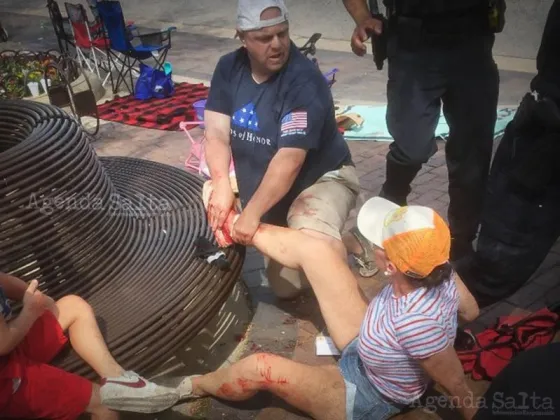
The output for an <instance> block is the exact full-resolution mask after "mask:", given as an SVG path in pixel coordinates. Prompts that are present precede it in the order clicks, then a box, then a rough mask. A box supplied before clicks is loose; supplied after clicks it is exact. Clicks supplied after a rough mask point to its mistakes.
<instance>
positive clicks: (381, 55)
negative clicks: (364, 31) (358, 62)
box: [368, 0, 388, 70]
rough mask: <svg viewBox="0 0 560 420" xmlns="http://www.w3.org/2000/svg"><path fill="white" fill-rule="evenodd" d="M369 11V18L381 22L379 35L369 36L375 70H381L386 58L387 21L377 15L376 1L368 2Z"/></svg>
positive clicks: (381, 15) (379, 14)
mask: <svg viewBox="0 0 560 420" xmlns="http://www.w3.org/2000/svg"><path fill="white" fill-rule="evenodd" d="M368 3H369V11H370V14H371V17H372V18H374V19H378V20H380V21H381V34H380V35H378V34H376V33H372V34H370V36H371V48H372V50H373V62H374V63H375V67H377V70H382V69H383V63H384V62H385V59H386V58H387V31H388V21H387V19H386V18H385V16H383V14H381V13H379V7H378V5H377V0H368Z"/></svg>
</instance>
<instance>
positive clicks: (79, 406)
mask: <svg viewBox="0 0 560 420" xmlns="http://www.w3.org/2000/svg"><path fill="white" fill-rule="evenodd" d="M67 342H68V339H67V338H66V336H65V335H64V332H63V331H62V328H61V327H60V324H59V323H58V321H57V319H56V318H55V316H54V315H53V314H52V313H51V312H49V311H45V313H44V314H43V315H42V316H41V317H40V318H39V319H37V321H35V324H33V326H32V327H31V329H30V330H29V332H28V333H27V335H26V336H25V338H24V339H23V341H22V342H21V343H20V344H19V345H18V346H17V347H16V348H15V349H14V350H13V351H12V352H11V353H10V354H9V355H8V356H5V357H2V358H0V417H1V418H6V417H7V418H26V419H37V418H43V419H45V418H48V419H57V420H70V419H72V420H74V419H76V418H78V417H79V416H80V414H82V413H83V412H84V411H85V409H86V408H87V406H88V405H89V402H90V399H91V393H92V387H93V385H92V383H91V382H90V381H88V380H87V379H85V378H82V377H81V376H78V375H74V374H72V373H68V372H66V371H64V370H62V369H59V368H56V367H54V366H51V365H49V364H48V363H49V362H50V361H51V360H52V359H53V358H54V357H55V356H56V355H57V354H58V353H59V352H60V351H61V350H62V348H63V347H64V346H65V345H66V343H67Z"/></svg>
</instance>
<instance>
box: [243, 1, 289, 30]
mask: <svg viewBox="0 0 560 420" xmlns="http://www.w3.org/2000/svg"><path fill="white" fill-rule="evenodd" d="M270 8H277V9H279V10H280V16H278V17H275V18H273V19H267V20H261V14H262V12H264V11H265V10H266V9H270ZM287 20H288V9H287V7H286V5H285V4H284V1H283V0H239V3H238V5H237V29H238V30H240V31H254V30H258V29H263V28H267V27H269V26H274V25H278V24H279V23H284V22H286V21H287Z"/></svg>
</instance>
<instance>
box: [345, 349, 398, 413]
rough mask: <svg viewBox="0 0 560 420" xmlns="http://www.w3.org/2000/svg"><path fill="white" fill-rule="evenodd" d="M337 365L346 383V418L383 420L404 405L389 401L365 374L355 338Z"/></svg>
mask: <svg viewBox="0 0 560 420" xmlns="http://www.w3.org/2000/svg"><path fill="white" fill-rule="evenodd" d="M338 367H339V369H340V371H341V372H342V376H343V377H344V383H345V384H346V420H366V419H367V420H383V419H388V418H389V417H392V416H394V415H396V414H398V413H400V412H401V411H402V410H403V409H404V408H405V407H406V406H405V405H403V404H398V403H395V402H391V401H390V400H389V399H388V398H387V397H384V396H383V395H381V393H380V392H379V391H378V390H377V388H375V386H374V385H373V384H372V383H371V382H370V381H369V379H368V378H367V376H366V372H365V368H364V365H363V363H362V360H361V359H360V356H359V355H358V339H357V338H355V339H354V341H352V342H351V343H350V344H348V346H346V348H345V349H344V350H343V351H342V355H341V358H340V360H339V362H338Z"/></svg>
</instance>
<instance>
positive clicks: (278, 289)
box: [266, 261, 309, 299]
mask: <svg viewBox="0 0 560 420" xmlns="http://www.w3.org/2000/svg"><path fill="white" fill-rule="evenodd" d="M266 277H267V280H268V285H269V286H270V288H271V289H272V291H273V292H274V294H275V295H276V297H278V298H280V299H293V298H295V297H297V296H298V295H300V294H301V292H302V291H303V290H305V289H306V288H307V285H308V284H309V283H308V282H307V278H306V277H305V274H304V273H303V272H302V271H300V270H295V269H292V268H287V267H283V266H282V265H280V264H278V263H276V262H275V261H270V262H269V264H268V265H267V267H266Z"/></svg>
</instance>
